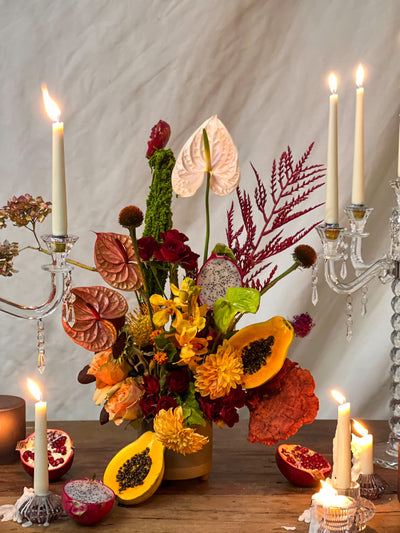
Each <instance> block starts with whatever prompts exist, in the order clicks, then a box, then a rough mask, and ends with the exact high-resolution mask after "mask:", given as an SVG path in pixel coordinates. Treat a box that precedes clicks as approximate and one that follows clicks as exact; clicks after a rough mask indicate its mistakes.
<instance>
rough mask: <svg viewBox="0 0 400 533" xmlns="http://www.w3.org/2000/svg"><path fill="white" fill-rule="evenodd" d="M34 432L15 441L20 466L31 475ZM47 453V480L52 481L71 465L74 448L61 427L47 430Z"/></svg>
mask: <svg viewBox="0 0 400 533" xmlns="http://www.w3.org/2000/svg"><path fill="white" fill-rule="evenodd" d="M34 448H35V433H31V435H29V437H26V439H24V440H21V441H19V442H18V443H17V448H16V449H17V450H18V451H19V455H20V459H21V462H22V466H23V467H24V469H25V470H26V471H27V472H28V474H29V475H30V476H32V477H33V469H34V462H35V453H34ZM47 455H48V458H49V480H50V481H54V480H55V479H59V478H60V477H61V476H63V475H64V474H66V473H67V472H68V470H69V469H70V468H71V466H72V461H73V459H74V450H73V444H72V440H71V437H70V436H69V435H68V433H66V432H65V431H62V430H61V429H48V430H47Z"/></svg>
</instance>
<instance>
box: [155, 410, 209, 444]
mask: <svg viewBox="0 0 400 533" xmlns="http://www.w3.org/2000/svg"><path fill="white" fill-rule="evenodd" d="M153 426H154V432H155V434H156V435H157V439H158V440H159V441H160V442H161V443H162V444H164V446H165V447H166V448H169V449H170V450H173V451H174V452H178V453H181V454H182V455H186V454H190V453H195V452H198V451H199V450H201V448H202V447H203V446H204V445H205V444H207V442H208V437H203V435H200V434H199V433H196V432H195V431H194V429H192V428H185V427H183V411H182V407H181V406H178V407H175V409H173V408H172V407H171V408H170V409H168V411H166V410H165V409H161V410H160V411H159V412H158V413H157V415H156V416H155V418H154V423H153Z"/></svg>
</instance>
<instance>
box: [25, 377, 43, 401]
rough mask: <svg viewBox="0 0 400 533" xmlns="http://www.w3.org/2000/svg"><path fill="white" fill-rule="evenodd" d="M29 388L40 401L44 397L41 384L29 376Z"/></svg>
mask: <svg viewBox="0 0 400 533" xmlns="http://www.w3.org/2000/svg"><path fill="white" fill-rule="evenodd" d="M28 389H29V392H30V393H31V394H32V396H33V397H34V398H36V400H37V401H38V402H40V401H41V399H42V392H41V390H40V388H39V385H38V384H37V383H35V382H34V381H32V380H31V379H29V378H28Z"/></svg>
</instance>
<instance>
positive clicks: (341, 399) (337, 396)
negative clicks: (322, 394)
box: [331, 390, 346, 405]
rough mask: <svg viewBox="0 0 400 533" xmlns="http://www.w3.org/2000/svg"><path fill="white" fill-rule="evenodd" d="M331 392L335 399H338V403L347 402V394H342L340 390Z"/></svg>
mask: <svg viewBox="0 0 400 533" xmlns="http://www.w3.org/2000/svg"><path fill="white" fill-rule="evenodd" d="M331 394H332V396H333V397H334V399H335V400H336V401H337V403H339V404H341V405H342V404H344V403H345V402H346V398H345V396H343V394H341V393H340V392H339V391H337V390H331Z"/></svg>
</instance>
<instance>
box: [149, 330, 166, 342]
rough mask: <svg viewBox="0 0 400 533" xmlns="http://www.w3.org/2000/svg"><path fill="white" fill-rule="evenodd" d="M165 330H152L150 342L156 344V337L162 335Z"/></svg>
mask: <svg viewBox="0 0 400 533" xmlns="http://www.w3.org/2000/svg"><path fill="white" fill-rule="evenodd" d="M163 332H164V330H163V329H155V330H154V331H152V332H151V333H150V335H149V339H150V342H151V344H152V345H153V346H154V339H155V338H156V337H158V336H159V335H161V333H163Z"/></svg>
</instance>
